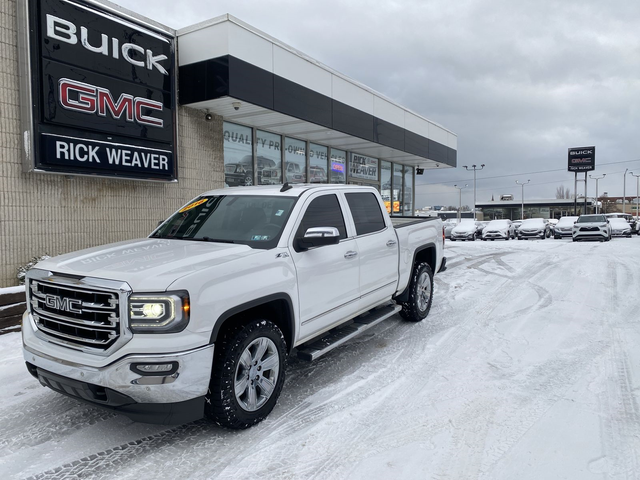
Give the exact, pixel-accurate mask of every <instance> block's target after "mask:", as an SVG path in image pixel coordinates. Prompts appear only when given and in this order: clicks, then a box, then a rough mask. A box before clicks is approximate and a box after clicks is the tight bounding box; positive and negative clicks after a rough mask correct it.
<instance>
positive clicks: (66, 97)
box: [18, 0, 177, 181]
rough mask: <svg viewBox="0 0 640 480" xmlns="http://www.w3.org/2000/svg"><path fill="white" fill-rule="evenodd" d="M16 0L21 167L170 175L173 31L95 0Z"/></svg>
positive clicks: (173, 137) (173, 146)
mask: <svg viewBox="0 0 640 480" xmlns="http://www.w3.org/2000/svg"><path fill="white" fill-rule="evenodd" d="M18 4H19V5H21V6H22V7H21V8H20V9H19V12H18V13H19V15H20V18H21V19H22V20H23V22H24V25H23V28H24V31H23V33H24V32H26V33H25V35H24V36H25V37H27V39H28V42H27V45H28V48H26V46H25V49H24V50H25V52H26V53H28V55H27V57H28V58H27V59H26V60H27V62H28V65H29V67H30V73H31V75H24V76H23V77H24V79H25V80H29V79H33V81H32V82H31V83H30V85H25V88H28V89H29V94H30V97H31V102H26V103H27V104H28V103H31V104H32V105H33V109H32V110H31V111H30V112H29V113H30V117H31V118H29V120H28V121H27V122H24V121H23V123H24V124H25V131H27V130H28V131H29V132H30V133H31V135H28V136H26V135H25V138H31V139H33V140H32V141H33V143H32V146H31V147H29V146H27V145H25V152H26V155H27V157H28V167H29V170H36V171H44V172H52V173H65V174H80V175H101V176H112V177H122V178H134V179H135V178H139V179H145V180H169V181H173V180H175V179H176V172H177V165H176V159H175V152H176V136H177V135H176V66H175V63H176V60H175V59H176V57H175V34H174V32H172V31H171V30H169V29H163V28H161V27H153V26H150V24H149V23H148V22H143V21H141V20H139V19H138V18H136V17H135V16H134V15H133V14H132V15H125V14H123V13H121V12H120V11H116V10H114V9H112V8H111V7H110V6H108V5H100V4H99V3H97V2H94V1H85V0H24V1H21V2H18ZM25 7H26V8H25Z"/></svg>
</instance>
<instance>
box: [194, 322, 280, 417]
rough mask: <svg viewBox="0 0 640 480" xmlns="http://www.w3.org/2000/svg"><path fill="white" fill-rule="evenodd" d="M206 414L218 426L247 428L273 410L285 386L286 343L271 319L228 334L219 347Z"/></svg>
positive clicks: (244, 326)
mask: <svg viewBox="0 0 640 480" xmlns="http://www.w3.org/2000/svg"><path fill="white" fill-rule="evenodd" d="M216 350H217V351H216V355H215V358H214V361H213V371H212V374H211V382H210V384H209V392H208V393H207V397H206V404H205V414H206V415H207V417H209V418H210V419H212V420H214V421H215V422H216V423H217V424H218V425H221V426H223V427H228V428H234V429H244V428H248V427H250V426H252V425H255V424H256V423H258V422H260V421H262V420H263V419H264V418H265V417H266V416H267V415H268V414H269V413H270V412H271V410H273V407H274V406H275V404H276V402H277V401H278V397H279V396H280V392H281V391H282V385H283V384H284V366H285V358H286V347H285V340H284V337H283V335H282V332H281V331H280V329H279V328H278V327H277V326H276V325H274V324H273V323H272V322H270V321H269V320H252V321H251V322H249V323H247V324H245V325H241V326H239V327H237V328H234V329H232V330H230V331H228V332H227V333H226V334H225V335H224V336H223V338H222V340H221V341H220V342H219V343H218V344H217V345H216Z"/></svg>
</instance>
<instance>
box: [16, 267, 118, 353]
mask: <svg viewBox="0 0 640 480" xmlns="http://www.w3.org/2000/svg"><path fill="white" fill-rule="evenodd" d="M29 299H30V304H29V308H30V310H31V315H32V316H33V318H34V321H35V323H36V326H37V327H38V330H40V331H41V332H42V333H43V334H44V335H45V336H46V337H47V338H48V339H49V340H50V341H52V342H53V343H59V344H62V345H65V346H73V345H77V346H79V347H84V348H89V349H96V350H106V349H108V348H109V347H110V346H112V345H113V344H114V343H115V342H116V341H117V340H118V337H119V336H120V297H119V292H118V291H109V290H98V289H92V288H90V287H85V286H76V285H66V284H60V283H57V282H56V283H50V282H43V281H39V280H33V279H32V280H30V281H29Z"/></svg>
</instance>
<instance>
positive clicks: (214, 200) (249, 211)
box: [150, 195, 297, 249]
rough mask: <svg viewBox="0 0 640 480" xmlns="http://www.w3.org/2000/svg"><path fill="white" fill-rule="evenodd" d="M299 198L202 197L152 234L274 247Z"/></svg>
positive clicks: (181, 238)
mask: <svg viewBox="0 0 640 480" xmlns="http://www.w3.org/2000/svg"><path fill="white" fill-rule="evenodd" d="M296 200H297V197H268V196H259V195H219V196H209V197H199V198H197V199H195V200H194V201H192V202H191V203H189V204H188V205H186V206H185V207H183V208H181V209H180V210H178V211H177V212H176V213H174V214H173V215H172V216H171V217H169V219H168V220H167V221H166V222H165V223H163V224H162V225H161V226H160V227H159V228H158V229H157V230H156V231H155V232H153V233H152V234H151V235H150V237H152V238H168V239H179V240H199V241H205V242H220V243H241V244H244V245H249V246H250V247H252V248H264V249H268V248H274V247H275V246H276V245H277V243H278V239H279V238H280V235H281V234H282V229H283V227H284V225H285V224H286V222H287V219H288V218H289V215H290V214H291V210H292V209H293V206H294V205H295V202H296Z"/></svg>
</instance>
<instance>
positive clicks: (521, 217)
mask: <svg viewBox="0 0 640 480" xmlns="http://www.w3.org/2000/svg"><path fill="white" fill-rule="evenodd" d="M530 181H531V180H527V181H526V182H522V183H520V182H519V181H518V180H516V183H517V184H518V185H520V186H522V197H521V198H522V207H521V210H520V219H521V220H524V186H525V185H526V184H528V183H529V182H530Z"/></svg>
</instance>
